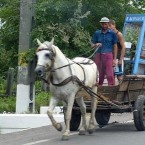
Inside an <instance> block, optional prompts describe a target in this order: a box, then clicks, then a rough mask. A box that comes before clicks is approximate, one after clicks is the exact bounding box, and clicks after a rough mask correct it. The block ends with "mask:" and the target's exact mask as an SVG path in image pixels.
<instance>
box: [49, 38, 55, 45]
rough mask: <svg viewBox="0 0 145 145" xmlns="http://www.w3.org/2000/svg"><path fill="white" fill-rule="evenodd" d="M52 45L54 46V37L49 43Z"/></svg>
mask: <svg viewBox="0 0 145 145" xmlns="http://www.w3.org/2000/svg"><path fill="white" fill-rule="evenodd" d="M50 43H51V44H52V45H53V44H54V37H53V38H52V40H51V42H50Z"/></svg>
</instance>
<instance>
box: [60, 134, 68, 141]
mask: <svg viewBox="0 0 145 145" xmlns="http://www.w3.org/2000/svg"><path fill="white" fill-rule="evenodd" d="M61 140H63V141H66V140H69V136H68V135H63V136H62V138H61Z"/></svg>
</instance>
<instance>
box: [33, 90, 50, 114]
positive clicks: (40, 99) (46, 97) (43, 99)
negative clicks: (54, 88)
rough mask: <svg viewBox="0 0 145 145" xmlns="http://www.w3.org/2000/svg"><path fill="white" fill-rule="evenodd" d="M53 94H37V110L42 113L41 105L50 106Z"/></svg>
mask: <svg viewBox="0 0 145 145" xmlns="http://www.w3.org/2000/svg"><path fill="white" fill-rule="evenodd" d="M50 97H51V95H50V94H49V93H48V92H40V93H38V94H37V95H36V99H35V111H36V113H40V107H41V106H48V105H49V101H50Z"/></svg>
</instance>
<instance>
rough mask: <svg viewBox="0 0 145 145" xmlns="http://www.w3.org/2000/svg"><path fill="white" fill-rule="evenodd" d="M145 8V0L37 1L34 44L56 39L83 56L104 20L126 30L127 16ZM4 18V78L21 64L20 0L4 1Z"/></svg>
mask: <svg viewBox="0 0 145 145" xmlns="http://www.w3.org/2000/svg"><path fill="white" fill-rule="evenodd" d="M142 8H145V1H144V0H132V1H130V0H109V1H108V0H95V1H94V0H89V1H88V0H80V1H78V0H71V1H70V0H59V1H58V0H37V3H36V8H35V13H36V14H35V17H34V22H35V23H34V24H33V29H32V43H33V44H35V45H33V46H36V41H35V40H36V38H39V39H40V40H41V41H45V40H51V38H52V37H54V38H55V44H56V45H58V47H59V48H60V49H61V50H62V51H63V52H64V53H65V54H66V55H67V56H68V57H71V58H72V57H74V56H79V55H81V54H83V53H84V52H86V51H87V50H88V49H90V39H91V36H92V34H93V33H94V31H95V30H96V29H99V28H100V24H99V20H100V19H101V17H104V16H107V17H108V18H111V19H114V20H115V21H116V22H117V27H118V29H119V30H120V31H122V28H123V23H124V19H125V15H126V14H128V13H144V10H143V9H142ZM0 18H1V21H2V22H3V23H4V24H3V26H2V28H0V38H1V39H0V49H1V51H0V62H1V63H0V67H1V71H0V74H1V75H4V72H6V70H8V67H16V66H17V64H18V62H17V57H18V55H17V53H18V41H19V21H20V0H13V1H12V0H0ZM4 54H5V55H4ZM4 62H5V64H3V63H4Z"/></svg>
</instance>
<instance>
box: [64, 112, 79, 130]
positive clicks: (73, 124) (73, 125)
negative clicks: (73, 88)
mask: <svg viewBox="0 0 145 145" xmlns="http://www.w3.org/2000/svg"><path fill="white" fill-rule="evenodd" d="M64 120H65V113H64ZM65 123H66V120H65ZM80 123H81V112H80V111H78V110H77V111H76V110H72V115H71V120H70V131H77V130H78V128H79V126H80Z"/></svg>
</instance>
